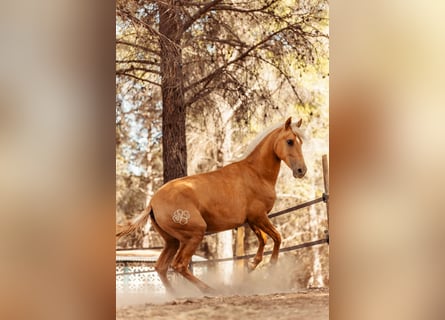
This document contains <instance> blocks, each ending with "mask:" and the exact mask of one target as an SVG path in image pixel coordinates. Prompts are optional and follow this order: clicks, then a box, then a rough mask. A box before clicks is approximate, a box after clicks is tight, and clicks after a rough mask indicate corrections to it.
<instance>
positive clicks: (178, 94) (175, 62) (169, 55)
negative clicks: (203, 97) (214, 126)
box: [159, 1, 187, 183]
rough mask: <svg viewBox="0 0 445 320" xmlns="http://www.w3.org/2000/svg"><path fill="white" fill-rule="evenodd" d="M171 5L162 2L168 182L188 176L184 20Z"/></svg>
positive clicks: (164, 142)
mask: <svg viewBox="0 0 445 320" xmlns="http://www.w3.org/2000/svg"><path fill="white" fill-rule="evenodd" d="M173 3H174V1H170V4H171V5H166V4H164V3H163V2H159V33H160V34H161V36H160V37H159V39H160V40H159V42H160V49H161V75H162V80H161V89H162V160H163V164H164V183H166V182H167V181H170V180H172V179H175V178H179V177H183V176H186V175H187V146H186V139H185V118H186V112H185V111H186V110H185V105H184V83H183V74H182V51H181V45H180V33H181V28H182V25H181V19H180V16H179V13H178V11H177V10H176V8H175V7H174V5H173Z"/></svg>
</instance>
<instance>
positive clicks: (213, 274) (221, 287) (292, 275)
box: [116, 256, 303, 308]
mask: <svg viewBox="0 0 445 320" xmlns="http://www.w3.org/2000/svg"><path fill="white" fill-rule="evenodd" d="M201 266H203V265H202V264H200V265H194V269H195V270H197V271H198V270H199V271H201V272H199V271H198V272H194V274H195V275H196V276H197V277H198V278H199V279H201V280H202V281H204V282H205V283H207V284H208V285H210V286H211V287H212V288H213V289H214V290H215V292H214V293H212V294H204V293H202V292H200V291H199V290H198V289H197V288H196V287H195V286H194V285H193V284H192V283H190V282H188V281H187V280H186V279H184V278H183V277H182V276H180V275H177V274H174V275H173V276H172V279H171V281H172V283H173V286H174V288H175V290H176V292H175V294H174V295H171V294H168V293H166V292H165V289H164V288H163V287H162V290H156V289H155V287H154V286H153V285H152V284H149V283H145V284H144V286H143V287H142V288H140V289H139V290H138V291H137V292H136V291H134V290H133V291H132V290H125V289H124V290H118V293H117V296H116V306H117V307H118V308H119V307H123V306H129V305H137V304H146V303H149V304H161V303H166V302H171V301H173V300H177V299H185V298H199V297H204V296H232V295H255V294H271V293H286V292H295V291H297V290H301V289H303V286H302V285H301V283H302V281H301V278H300V275H301V277H302V276H303V272H302V271H303V265H299V264H298V262H296V261H295V258H294V257H290V256H281V257H280V258H279V260H278V263H277V264H276V265H272V264H270V263H269V262H268V259H266V262H263V263H261V264H260V265H259V266H258V267H257V269H256V270H254V271H253V272H248V271H247V269H246V268H244V267H243V266H242V265H241V264H237V262H235V263H234V265H233V270H221V268H216V267H211V266H208V267H207V268H202V269H201V270H200V269H198V268H199V267H201ZM226 272H231V273H232V277H231V281H230V282H229V283H227V280H226V281H225V280H224V279H226V278H227V277H226V276H225V273H226Z"/></svg>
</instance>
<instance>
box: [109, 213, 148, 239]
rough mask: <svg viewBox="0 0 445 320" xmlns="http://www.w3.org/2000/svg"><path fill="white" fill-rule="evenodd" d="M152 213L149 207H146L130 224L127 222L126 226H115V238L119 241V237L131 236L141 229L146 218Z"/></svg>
mask: <svg viewBox="0 0 445 320" xmlns="http://www.w3.org/2000/svg"><path fill="white" fill-rule="evenodd" d="M151 211H152V208H151V205H148V206H147V208H145V210H144V211H143V212H142V214H140V215H139V216H138V217H136V219H135V220H133V221H132V222H128V223H127V224H126V225H117V226H116V238H117V239H119V238H121V237H124V236H127V235H129V234H132V233H133V232H135V231H136V230H138V229H142V228H143V227H144V226H145V225H146V224H147V221H148V217H149V216H150V213H151Z"/></svg>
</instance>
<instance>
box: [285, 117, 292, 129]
mask: <svg viewBox="0 0 445 320" xmlns="http://www.w3.org/2000/svg"><path fill="white" fill-rule="evenodd" d="M291 123H292V117H289V118H288V119H287V120H286V123H285V124H284V129H285V130H287V129H290V125H291Z"/></svg>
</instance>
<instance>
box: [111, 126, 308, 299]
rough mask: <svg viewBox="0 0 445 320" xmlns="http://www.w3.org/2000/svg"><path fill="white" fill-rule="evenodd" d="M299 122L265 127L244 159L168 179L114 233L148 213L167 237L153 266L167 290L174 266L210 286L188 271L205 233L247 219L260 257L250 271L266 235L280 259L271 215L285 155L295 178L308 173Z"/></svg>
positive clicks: (278, 238)
mask: <svg viewBox="0 0 445 320" xmlns="http://www.w3.org/2000/svg"><path fill="white" fill-rule="evenodd" d="M300 126H301V119H300V121H298V122H297V123H292V122H291V118H289V119H287V121H286V122H285V124H284V125H281V126H279V127H276V128H275V129H273V130H271V131H270V132H267V134H266V135H265V137H264V138H263V139H262V140H261V141H259V142H258V143H257V144H256V146H255V148H254V149H253V150H252V151H251V152H250V153H249V154H248V155H247V156H246V157H245V158H244V159H242V160H241V161H238V162H234V163H231V164H229V165H227V166H224V167H222V168H220V169H218V170H216V171H212V172H207V173H202V174H197V175H193V176H188V177H183V178H179V179H175V180H172V181H169V182H168V183H166V184H165V185H163V186H162V187H161V188H160V189H159V190H158V191H157V192H156V193H155V194H154V196H153V198H152V199H151V201H150V204H149V205H148V207H147V208H146V209H145V210H144V212H143V213H142V214H141V215H140V216H139V217H138V219H137V220H136V222H134V223H133V224H130V225H129V226H128V227H127V228H126V229H125V230H121V231H118V232H117V234H116V236H117V237H121V236H123V235H126V234H129V233H131V232H133V231H134V230H136V229H137V228H141V227H142V226H144V225H145V224H146V223H147V220H148V218H149V217H150V219H151V223H152V225H153V227H154V228H155V230H156V231H157V232H159V234H160V235H161V236H162V238H164V241H165V246H164V249H163V250H162V252H161V254H160V256H159V259H158V261H157V262H156V266H155V268H156V271H157V272H158V274H159V277H160V279H161V280H162V283H163V284H164V285H165V287H166V289H167V290H168V291H169V292H174V290H173V288H172V285H171V284H170V281H169V280H168V279H167V270H168V267H169V266H170V265H171V266H172V268H173V270H174V271H176V272H178V273H180V274H181V275H182V276H184V277H185V278H186V279H188V280H189V281H190V282H192V283H193V284H195V285H196V286H197V287H198V288H199V289H200V290H201V291H203V292H209V291H212V288H211V287H209V286H208V285H207V284H205V283H204V282H202V281H201V280H199V279H198V278H196V277H195V276H194V275H193V274H192V272H191V271H190V270H189V263H190V260H191V257H192V255H193V254H194V253H195V251H196V249H197V247H198V245H199V244H200V243H201V241H202V239H203V237H204V235H205V233H206V232H219V231H223V230H229V229H233V228H236V227H238V226H241V225H243V224H244V223H246V222H247V223H248V224H249V226H250V227H251V228H252V230H253V231H254V232H255V234H256V236H257V237H258V242H259V247H258V251H257V253H256V256H255V257H254V259H253V261H252V262H250V263H249V264H248V268H249V270H253V269H255V268H256V266H257V265H258V264H259V263H260V262H261V260H262V259H263V252H264V246H265V243H266V241H267V236H266V235H269V236H270V237H271V238H272V239H273V241H274V247H273V252H272V257H271V262H272V263H276V262H277V260H278V252H279V248H280V244H281V236H280V234H279V233H278V231H277V229H275V227H274V226H273V225H272V223H271V221H270V220H269V218H268V216H267V214H268V213H269V212H270V210H271V209H272V206H273V204H274V202H275V198H276V195H275V183H276V181H277V177H278V173H279V170H280V163H281V160H283V161H284V162H285V163H286V164H287V165H288V166H289V168H290V169H291V170H292V172H293V176H294V177H295V178H302V177H303V176H304V175H305V173H306V165H305V163H304V159H303V154H302V151H301V145H302V143H303V141H302V135H301V132H300V131H299V129H298V128H299V127H300Z"/></svg>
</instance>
